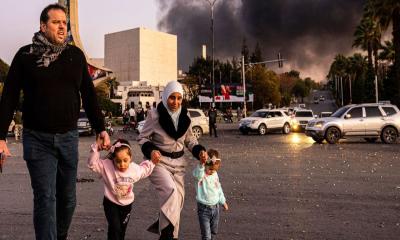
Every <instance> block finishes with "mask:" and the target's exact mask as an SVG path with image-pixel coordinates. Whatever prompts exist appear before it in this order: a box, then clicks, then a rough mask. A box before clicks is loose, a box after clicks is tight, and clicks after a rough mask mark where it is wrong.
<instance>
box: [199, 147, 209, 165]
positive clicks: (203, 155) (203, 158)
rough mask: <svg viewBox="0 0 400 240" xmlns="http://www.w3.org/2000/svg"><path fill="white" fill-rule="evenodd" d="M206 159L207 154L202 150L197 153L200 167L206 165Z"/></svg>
mask: <svg viewBox="0 0 400 240" xmlns="http://www.w3.org/2000/svg"><path fill="white" fill-rule="evenodd" d="M207 158H208V154H207V152H206V151H204V150H201V151H200V153H199V159H200V163H201V164H202V165H204V164H206V161H207Z"/></svg>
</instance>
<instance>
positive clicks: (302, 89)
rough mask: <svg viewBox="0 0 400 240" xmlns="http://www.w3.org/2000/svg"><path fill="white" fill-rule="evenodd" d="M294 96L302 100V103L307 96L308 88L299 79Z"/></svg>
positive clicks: (294, 88) (294, 89)
mask: <svg viewBox="0 0 400 240" xmlns="http://www.w3.org/2000/svg"><path fill="white" fill-rule="evenodd" d="M293 94H294V95H295V96H296V97H299V98H301V102H304V98H305V97H306V96H307V88H306V85H305V83H304V81H303V80H301V79H298V80H297V81H296V83H295V85H294V87H293Z"/></svg>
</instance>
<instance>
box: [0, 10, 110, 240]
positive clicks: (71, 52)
mask: <svg viewBox="0 0 400 240" xmlns="http://www.w3.org/2000/svg"><path fill="white" fill-rule="evenodd" d="M66 11H67V10H66V9H65V7H64V6H62V5H59V4H51V5H49V6H47V7H46V8H44V9H43V11H42V13H41V15H40V30H39V31H38V32H36V33H35V34H34V36H33V39H32V44H29V45H27V46H24V47H22V48H20V49H19V51H18V52H17V54H16V55H15V57H14V59H13V61H12V63H11V66H10V70H9V72H8V76H7V79H6V81H5V83H4V89H3V95H2V98H1V101H0V116H1V117H0V153H4V154H5V156H10V151H9V150H8V147H7V144H6V141H5V139H6V135H7V128H8V125H9V124H10V122H11V118H12V116H13V113H14V110H15V108H16V106H17V103H18V100H19V94H20V91H21V90H22V91H23V94H24V101H23V105H22V112H23V127H24V131H23V139H22V140H23V157H24V159H25V161H26V164H27V167H28V170H29V175H30V178H31V186H32V188H33V196H34V201H33V223H34V227H35V235H36V239H37V240H43V239H46V240H56V239H57V240H66V239H67V235H68V229H69V226H70V224H71V220H72V216H73V213H74V210H75V206H76V176H77V169H78V159H79V157H78V142H79V135H78V130H77V122H78V118H79V111H80V107H81V102H82V104H83V108H84V109H85V111H86V113H87V115H88V118H89V121H90V124H91V126H92V127H93V128H94V129H95V130H96V133H97V139H98V140H99V141H100V140H101V141H100V142H101V148H107V147H109V144H110V139H109V136H108V134H107V132H106V131H105V128H104V117H103V115H102V113H101V110H100V109H99V106H98V103H97V98H96V93H95V90H94V86H93V82H92V79H91V77H90V75H89V72H88V66H87V63H86V58H85V55H84V54H83V52H82V51H81V50H80V49H79V48H78V47H76V46H73V45H70V44H68V42H67V36H68V32H67V17H66Z"/></svg>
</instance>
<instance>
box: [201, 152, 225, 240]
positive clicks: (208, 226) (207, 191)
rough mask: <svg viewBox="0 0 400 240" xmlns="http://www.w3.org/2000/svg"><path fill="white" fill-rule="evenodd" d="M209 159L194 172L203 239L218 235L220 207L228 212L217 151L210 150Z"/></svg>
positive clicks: (209, 239)
mask: <svg viewBox="0 0 400 240" xmlns="http://www.w3.org/2000/svg"><path fill="white" fill-rule="evenodd" d="M207 153H208V156H209V159H208V160H207V161H201V162H200V163H199V164H198V165H197V166H196V168H195V169H194V170H193V176H194V177H195V178H196V180H197V184H196V200H197V214H198V217H199V222H200V231H201V239H203V240H211V239H214V238H215V237H216V235H217V233H218V222H219V205H222V206H223V208H224V210H228V204H227V203H226V199H225V196H224V192H223V191H222V187H221V184H220V182H219V177H218V173H217V171H218V169H219V168H220V166H221V159H220V158H219V153H218V151H217V150H214V149H210V150H208V152H207Z"/></svg>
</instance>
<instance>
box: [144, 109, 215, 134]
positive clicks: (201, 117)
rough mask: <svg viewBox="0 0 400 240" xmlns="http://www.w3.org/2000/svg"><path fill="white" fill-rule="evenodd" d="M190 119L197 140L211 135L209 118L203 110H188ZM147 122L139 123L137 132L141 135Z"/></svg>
mask: <svg viewBox="0 0 400 240" xmlns="http://www.w3.org/2000/svg"><path fill="white" fill-rule="evenodd" d="M188 112H189V115H190V119H191V120H192V131H193V135H194V136H195V137H196V138H200V137H201V136H202V135H203V134H208V133H209V130H210V129H209V126H208V117H206V115H205V114H204V113H203V111H202V110H201V109H194V108H188ZM145 123H146V120H143V121H141V122H139V123H138V126H137V131H138V133H140V132H141V131H142V129H143V126H144V124H145Z"/></svg>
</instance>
